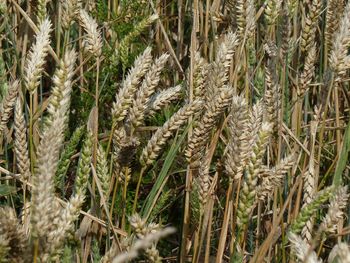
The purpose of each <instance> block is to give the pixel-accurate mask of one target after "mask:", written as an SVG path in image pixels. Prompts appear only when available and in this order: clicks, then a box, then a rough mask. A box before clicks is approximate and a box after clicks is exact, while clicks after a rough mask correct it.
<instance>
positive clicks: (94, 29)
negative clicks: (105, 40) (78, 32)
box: [79, 9, 102, 57]
mask: <svg viewBox="0 0 350 263" xmlns="http://www.w3.org/2000/svg"><path fill="white" fill-rule="evenodd" d="M79 18H80V19H79V22H80V25H81V26H82V27H83V28H84V30H85V32H86V35H85V36H84V40H83V46H84V48H85V50H86V51H88V52H90V53H91V54H93V55H95V56H96V57H99V56H101V54H102V38H101V31H100V30H99V29H98V25H97V23H96V21H95V19H93V18H92V17H91V16H90V15H89V14H88V13H87V12H86V11H85V10H84V9H80V13H79Z"/></svg>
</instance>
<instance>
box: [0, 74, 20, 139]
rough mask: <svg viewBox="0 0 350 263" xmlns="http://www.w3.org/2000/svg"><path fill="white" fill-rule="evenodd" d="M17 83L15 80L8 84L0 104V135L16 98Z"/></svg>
mask: <svg viewBox="0 0 350 263" xmlns="http://www.w3.org/2000/svg"><path fill="white" fill-rule="evenodd" d="M19 86H20V85H19V81H18V80H15V81H13V82H12V83H10V85H9V88H8V90H7V92H6V95H5V97H4V99H3V100H2V102H1V104H0V134H1V133H2V131H3V130H4V129H5V127H6V124H7V122H8V121H9V119H10V117H11V114H12V110H13V107H14V106H15V103H16V97H17V95H18V91H19Z"/></svg>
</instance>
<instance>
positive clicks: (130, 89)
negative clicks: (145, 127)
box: [112, 47, 152, 122]
mask: <svg viewBox="0 0 350 263" xmlns="http://www.w3.org/2000/svg"><path fill="white" fill-rule="evenodd" d="M151 51H152V50H151V48H150V47H147V48H146V49H145V51H144V52H143V54H142V55H140V56H138V57H137V58H136V60H135V63H134V66H133V67H132V68H131V69H130V70H129V73H128V75H127V77H126V78H125V80H124V81H123V83H122V87H121V89H120V90H119V91H118V94H117V95H116V99H115V102H114V103H113V108H112V116H113V121H114V122H120V121H123V120H124V118H125V117H126V116H127V114H128V110H129V107H130V106H131V105H132V103H133V98H134V95H135V93H136V91H137V87H138V85H139V82H140V80H141V78H142V77H143V76H144V75H145V74H146V72H147V71H148V69H149V67H150V66H151V63H152V55H151Z"/></svg>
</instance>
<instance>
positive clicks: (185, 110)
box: [140, 100, 202, 165]
mask: <svg viewBox="0 0 350 263" xmlns="http://www.w3.org/2000/svg"><path fill="white" fill-rule="evenodd" d="M201 105H202V103H201V101H198V100H197V101H194V102H192V103H189V104H187V105H185V106H183V107H182V108H181V109H180V110H178V111H177V112H176V113H175V114H173V116H171V118H170V119H169V120H168V121H167V122H166V123H164V125H163V127H161V128H159V129H158V130H157V131H156V132H155V133H154V134H153V136H152V138H151V139H150V140H149V141H148V144H147V146H146V147H145V148H144V149H143V151H142V154H141V157H140V162H141V164H143V165H150V164H152V163H153V161H154V160H156V158H157V157H158V155H159V153H160V151H161V149H162V147H163V146H164V145H165V144H166V142H167V141H168V140H169V138H170V136H172V135H173V133H174V132H175V131H176V130H178V129H179V128H180V127H181V126H183V125H184V124H185V123H186V122H187V121H188V118H189V117H190V116H192V115H193V114H195V113H196V112H197V111H198V110H199V108H200V106H201Z"/></svg>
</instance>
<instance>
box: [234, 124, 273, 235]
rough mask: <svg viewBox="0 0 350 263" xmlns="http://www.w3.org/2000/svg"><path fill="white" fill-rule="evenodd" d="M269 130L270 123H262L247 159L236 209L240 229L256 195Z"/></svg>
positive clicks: (247, 217)
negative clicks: (244, 176) (245, 174)
mask: <svg viewBox="0 0 350 263" xmlns="http://www.w3.org/2000/svg"><path fill="white" fill-rule="evenodd" d="M271 130H272V124H270V123H266V122H265V123H263V124H262V126H261V129H260V131H259V134H258V138H257V140H256V142H255V144H254V146H253V151H252V153H251V156H250V158H249V160H248V164H247V177H246V178H245V180H244V182H243V185H242V189H241V192H240V199H239V204H238V209H237V217H238V218H237V224H238V226H239V227H240V229H241V230H242V228H243V226H245V225H246V224H247V223H248V219H249V216H250V214H251V212H252V210H253V205H254V201H255V197H256V187H257V183H258V174H259V171H260V167H261V163H262V158H263V156H264V153H265V149H266V145H267V143H268V139H269V136H270V133H271Z"/></svg>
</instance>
